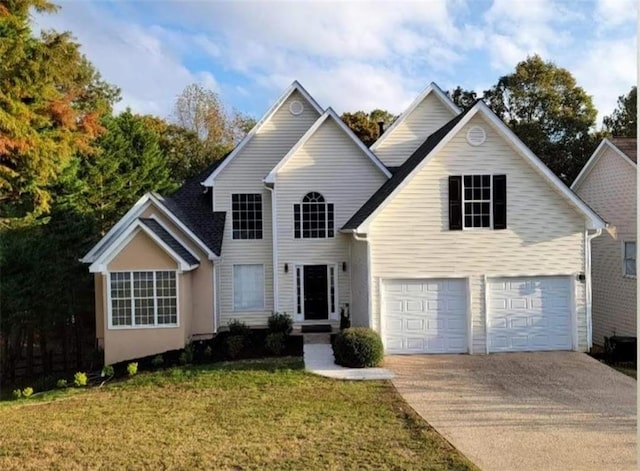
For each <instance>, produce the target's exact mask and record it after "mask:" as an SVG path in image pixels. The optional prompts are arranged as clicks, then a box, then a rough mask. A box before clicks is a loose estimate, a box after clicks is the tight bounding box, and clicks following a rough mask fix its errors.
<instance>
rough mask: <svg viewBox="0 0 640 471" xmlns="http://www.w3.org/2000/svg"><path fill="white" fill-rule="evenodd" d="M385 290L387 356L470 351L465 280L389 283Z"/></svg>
mask: <svg viewBox="0 0 640 471" xmlns="http://www.w3.org/2000/svg"><path fill="white" fill-rule="evenodd" d="M383 290H384V292H383V296H384V301H383V312H382V323H383V325H382V334H383V340H384V345H385V350H386V352H387V353H464V352H466V351H467V299H466V280H459V279H451V280H448V279H421V280H388V281H385V282H384V283H383Z"/></svg>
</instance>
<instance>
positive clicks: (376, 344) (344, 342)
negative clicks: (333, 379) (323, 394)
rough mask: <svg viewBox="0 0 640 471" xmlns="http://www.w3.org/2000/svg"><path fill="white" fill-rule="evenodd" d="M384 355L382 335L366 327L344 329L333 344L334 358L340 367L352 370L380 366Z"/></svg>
mask: <svg viewBox="0 0 640 471" xmlns="http://www.w3.org/2000/svg"><path fill="white" fill-rule="evenodd" d="M383 355H384V349H383V346H382V339H381V338H380V335H379V334H378V333H377V332H375V331H373V330H371V329H367V328H365V327H350V328H348V329H344V330H342V331H340V332H339V333H338V334H337V335H336V337H335V340H334V342H333V356H334V357H335V359H336V363H337V364H338V365H342V366H347V367H350V368H364V367H368V366H378V365H379V364H380V363H381V362H382V357H383Z"/></svg>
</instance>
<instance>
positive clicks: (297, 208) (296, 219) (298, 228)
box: [293, 204, 302, 239]
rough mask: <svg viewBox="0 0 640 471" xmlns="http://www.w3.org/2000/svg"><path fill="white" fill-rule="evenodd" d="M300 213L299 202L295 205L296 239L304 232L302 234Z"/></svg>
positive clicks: (294, 233) (294, 234)
mask: <svg viewBox="0 0 640 471" xmlns="http://www.w3.org/2000/svg"><path fill="white" fill-rule="evenodd" d="M300 213H301V208H300V205H299V204H294V205H293V237H295V238H296V239H300V238H301V237H302V234H300Z"/></svg>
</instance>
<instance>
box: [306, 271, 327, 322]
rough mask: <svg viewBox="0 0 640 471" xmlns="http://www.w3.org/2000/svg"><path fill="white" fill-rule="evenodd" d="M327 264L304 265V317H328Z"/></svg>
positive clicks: (310, 318)
mask: <svg viewBox="0 0 640 471" xmlns="http://www.w3.org/2000/svg"><path fill="white" fill-rule="evenodd" d="M328 304H329V303H328V299H327V266H326V265H305V266H304V319H305V320H314V319H328V318H329V307H328Z"/></svg>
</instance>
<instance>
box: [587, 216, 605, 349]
mask: <svg viewBox="0 0 640 471" xmlns="http://www.w3.org/2000/svg"><path fill="white" fill-rule="evenodd" d="M601 234H602V229H596V230H595V232H594V233H592V234H589V230H588V229H586V230H585V231H584V242H585V243H584V271H585V297H586V311H587V348H588V349H591V347H593V322H592V319H591V316H592V310H593V309H592V289H591V241H592V240H593V239H595V238H596V237H599V236H600V235H601Z"/></svg>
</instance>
